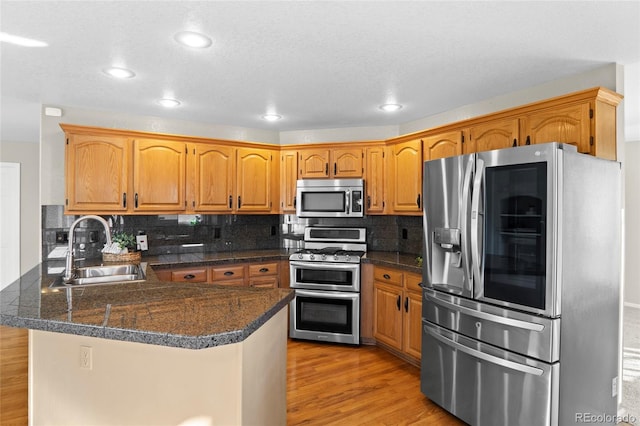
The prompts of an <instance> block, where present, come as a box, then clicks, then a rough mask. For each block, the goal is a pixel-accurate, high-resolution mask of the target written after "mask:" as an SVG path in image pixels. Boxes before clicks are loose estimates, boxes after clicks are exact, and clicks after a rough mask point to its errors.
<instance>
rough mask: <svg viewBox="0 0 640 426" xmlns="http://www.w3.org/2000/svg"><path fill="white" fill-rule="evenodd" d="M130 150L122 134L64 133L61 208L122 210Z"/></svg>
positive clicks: (128, 179) (113, 211)
mask: <svg viewBox="0 0 640 426" xmlns="http://www.w3.org/2000/svg"><path fill="white" fill-rule="evenodd" d="M130 162H131V154H130V150H129V141H128V138H127V137H125V136H105V135H84V134H67V135H66V145H65V181H66V185H65V209H66V210H67V211H79V212H82V211H102V212H110V213H112V214H113V213H116V214H118V213H123V212H126V211H127V210H128V207H129V205H128V202H131V201H133V200H127V195H128V194H129V193H130V189H129V185H130V182H131V180H130V175H129V170H130V168H131V166H130Z"/></svg>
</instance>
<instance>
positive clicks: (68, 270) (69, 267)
mask: <svg viewBox="0 0 640 426" xmlns="http://www.w3.org/2000/svg"><path fill="white" fill-rule="evenodd" d="M87 219H95V220H97V221H98V222H100V223H102V226H104V233H105V234H106V235H107V245H109V246H110V245H111V230H110V229H109V224H108V223H107V221H106V220H104V219H103V218H101V217H100V216H96V215H93V214H89V215H86V216H82V217H80V218H78V219H76V220H75V221H74V222H73V223H72V224H71V227H70V228H69V249H68V251H67V262H66V267H65V270H64V276H63V277H62V279H63V280H64V281H65V282H68V281H71V279H72V278H73V270H74V269H75V266H74V265H73V231H74V230H75V228H76V226H77V225H78V223H80V222H82V221H83V220H87Z"/></svg>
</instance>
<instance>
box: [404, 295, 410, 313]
mask: <svg viewBox="0 0 640 426" xmlns="http://www.w3.org/2000/svg"><path fill="white" fill-rule="evenodd" d="M404 311H405V312H409V298H408V297H407V298H405V299H404Z"/></svg>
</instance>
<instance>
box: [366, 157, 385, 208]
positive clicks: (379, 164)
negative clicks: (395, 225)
mask: <svg viewBox="0 0 640 426" xmlns="http://www.w3.org/2000/svg"><path fill="white" fill-rule="evenodd" d="M365 153H366V155H365V157H366V158H365V160H366V167H365V170H366V173H365V182H364V190H365V193H366V200H365V206H366V210H365V213H366V214H382V213H384V210H385V201H384V195H385V148H384V146H375V147H368V148H366V150H365Z"/></svg>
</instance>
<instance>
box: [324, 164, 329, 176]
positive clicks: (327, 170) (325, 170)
mask: <svg viewBox="0 0 640 426" xmlns="http://www.w3.org/2000/svg"><path fill="white" fill-rule="evenodd" d="M324 174H325V175H327V176H329V163H324Z"/></svg>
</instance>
